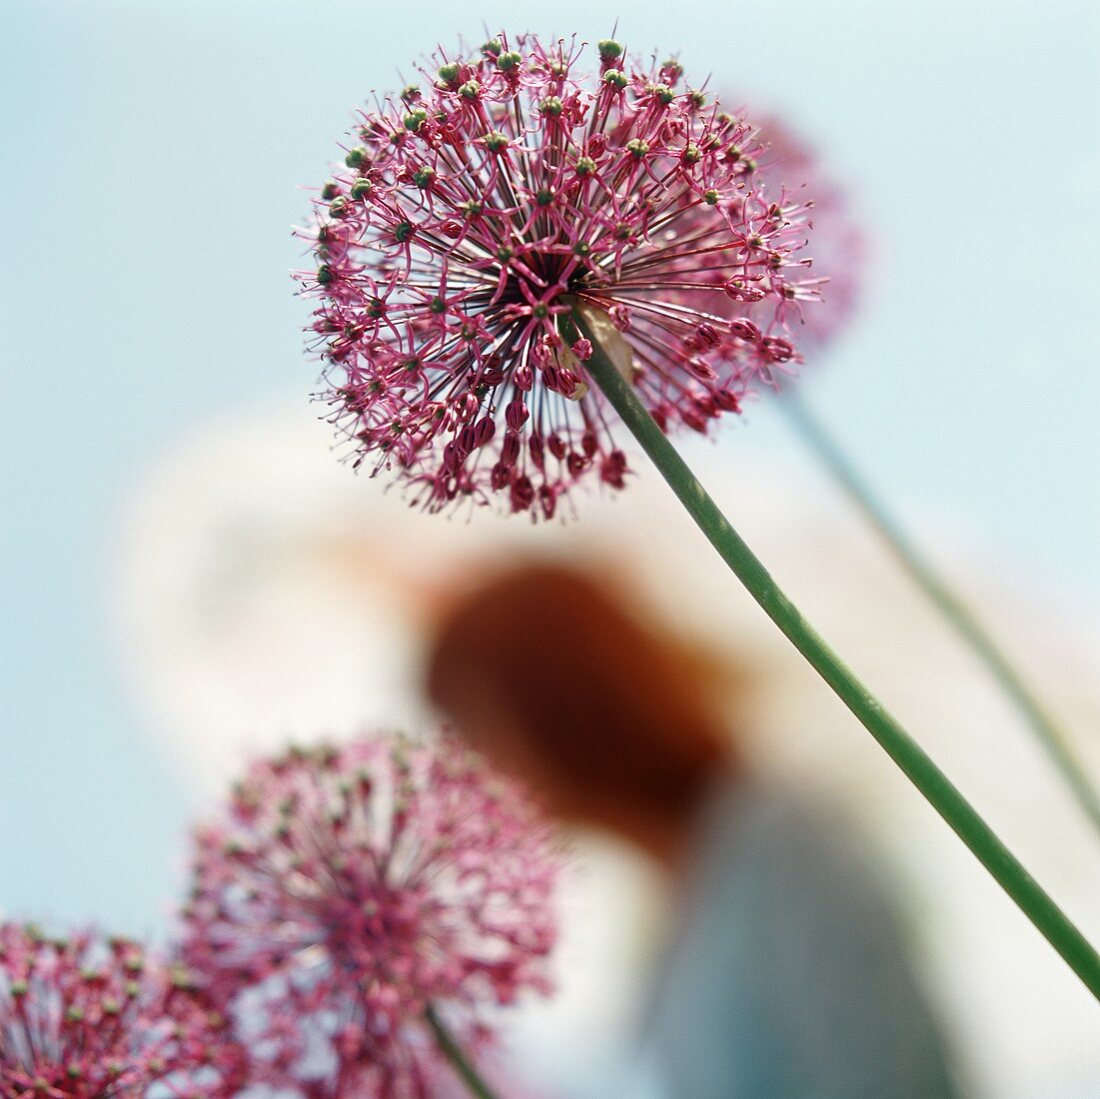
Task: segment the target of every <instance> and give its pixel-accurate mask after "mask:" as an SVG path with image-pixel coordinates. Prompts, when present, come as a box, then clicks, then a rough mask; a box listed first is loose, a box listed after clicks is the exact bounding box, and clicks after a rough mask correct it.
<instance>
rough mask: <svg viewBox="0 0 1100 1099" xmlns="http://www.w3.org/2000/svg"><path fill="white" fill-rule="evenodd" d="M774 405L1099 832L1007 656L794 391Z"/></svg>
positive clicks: (1080, 773) (1080, 778)
mask: <svg viewBox="0 0 1100 1099" xmlns="http://www.w3.org/2000/svg"><path fill="white" fill-rule="evenodd" d="M780 404H781V405H782V406H783V408H784V410H785V411H786V413H787V415H788V416H789V417H790V419H791V420H792V421H793V422H794V424H795V426H796V427H797V429H798V431H799V432H800V433H801V435H802V437H803V438H804V439H805V440H806V442H807V443H808V444H809V445H810V447H811V448H812V449H813V450H814V451H815V452H816V453H817V455H818V457H819V458H820V459H821V461H822V463H823V464H824V465H825V468H826V469H827V470H828V471H829V473H831V474H832V476H833V478H834V479H835V480H836V481H837V483H838V484H839V485H840V486H841V488H843V489H844V491H845V492H846V493H847V494H848V496H849V498H850V499H851V500H852V502H853V503H854V504H855V505H856V507H857V508H858V509H859V510H860V511H861V512H862V513H863V515H864V517H865V518H866V519H867V521H868V522H869V523H870V524H871V526H872V527H874V529H875V530H876V531H877V532H878V534H879V536H880V537H881V538H882V540H883V541H884V542H885V543H886V545H887V546H889V547H890V549H891V550H892V551H893V554H894V556H895V557H896V558H897V560H898V561H899V562H900V563H901V565H902V566H903V568H904V569H905V570H906V572H908V573H909V575H910V576H911V577H912V578H913V580H914V581H916V583H917V586H918V587H920V588H921V589H923V591H924V593H925V594H926V595H927V596H928V598H929V599H930V600H931V601H932V602H933V603H934V604H935V605H936V606H937V607H939V609H940V611H941V612H942V614H943V615H944V617H945V618H946V619H947V620H948V621H949V622H950V623H951V624H952V625H953V626H954V627H955V629H956V630H957V631H958V633H959V635H960V636H961V637H962V638H963V639H964V640H965V641H966V643H967V644H968V645H969V646H970V647H971V649H973V650H974V652H975V653H976V654H977V655H978V656H979V657H980V658H981V659H982V660H983V661H984V662H985V665H986V667H987V668H989V670H990V671H991V672H992V673H993V676H994V678H995V679H996V680H997V682H998V683H1000V685H1001V687H1002V688H1003V689H1004V691H1005V693H1006V694H1007V695H1008V696H1009V697H1010V698H1011V699H1012V701H1013V702H1014V703H1015V704H1016V706H1017V707H1018V708H1019V709H1020V712H1021V713H1022V714H1023V716H1024V717H1025V718H1026V719H1027V722H1028V724H1029V725H1030V726H1031V728H1032V730H1033V731H1034V732H1035V734H1036V736H1037V737H1038V738H1039V740H1040V741H1041V742H1042V745H1043V747H1044V748H1045V749H1046V750H1047V752H1048V753H1049V754H1050V757H1051V759H1052V760H1053V761H1054V763H1055V765H1056V766H1057V767H1058V769H1059V770H1060V771H1061V772H1062V774H1063V776H1064V777H1065V779H1066V781H1067V782H1068V783H1069V785H1070V787H1071V789H1072V790H1073V792H1074V794H1075V795H1076V797H1077V800H1078V802H1080V805H1081V808H1082V809H1084V811H1085V813H1087V814H1088V816H1089V818H1090V819H1091V821H1092V823H1093V824H1094V825H1095V826H1096V828H1097V830H1098V831H1100V795H1098V794H1097V792H1096V789H1095V787H1094V786H1093V785H1092V783H1091V782H1090V781H1089V778H1088V776H1087V775H1086V773H1085V771H1084V768H1083V767H1082V765H1081V762H1080V760H1078V759H1077V758H1076V756H1075V755H1074V753H1073V750H1072V749H1071V748H1070V746H1069V742H1068V740H1067V739H1066V736H1065V734H1064V733H1063V732H1062V731H1061V730H1060V729H1059V728H1058V726H1057V725H1056V724H1055V723H1054V721H1053V720H1052V719H1051V717H1050V715H1049V714H1048V713H1047V712H1046V710H1045V709H1044V708H1043V706H1042V705H1041V704H1040V703H1039V700H1038V699H1037V698H1036V697H1035V695H1034V694H1032V692H1031V690H1030V689H1029V688H1028V686H1027V684H1026V683H1025V682H1024V680H1023V678H1022V677H1021V676H1020V673H1019V672H1017V671H1016V669H1015V668H1014V667H1013V666H1012V664H1011V662H1010V661H1009V659H1008V657H1007V656H1006V655H1005V654H1004V653H1003V652H1002V651H1001V649H1000V648H999V647H998V646H997V644H996V642H995V641H994V640H993V638H992V637H991V636H990V635H989V633H988V632H987V631H986V629H985V627H984V626H983V625H982V624H981V622H979V621H978V619H977V618H975V617H974V614H973V613H972V612H971V611H970V609H969V608H968V607H967V606H966V604H965V603H963V602H962V600H961V599H960V598H959V597H958V596H957V595H956V594H955V592H954V591H952V589H951V588H950V587H949V586H948V585H947V583H946V582H945V581H944V579H943V578H942V576H941V575H940V574H939V573H938V572H937V571H936V570H935V569H934V568H933V567H932V565H931V564H929V562H928V560H927V559H926V558H925V557H924V556H923V554H921V552H920V550H918V549H917V547H916V546H915V545H914V544H913V542H912V541H911V540H910V538H909V537H908V536H907V535H906V533H905V531H903V530H902V529H901V527H900V526H899V525H898V523H897V521H896V520H895V519H894V517H893V516H892V515H891V514H890V513H889V512H888V511H887V510H886V508H885V507H883V505H882V502H881V501H880V500H879V499H878V498H876V496H875V494H874V493H873V492H872V491H871V489H870V487H869V486H868V485H867V483H866V482H865V481H864V480H863V478H862V477H861V476H860V474H859V473H858V472H857V470H856V469H855V467H854V466H853V465H852V463H851V461H850V460H849V459H848V457H847V455H846V454H845V453H844V452H843V451H842V450H841V449H840V447H839V446H838V445H837V444H836V442H835V440H834V439H833V438H832V437H831V436H830V435H829V433H828V432H827V431H826V430H825V428H824V427H823V426H822V425H821V424H820V423H819V422H818V420H817V419H816V417H815V416H814V415H813V413H812V412H811V411H810V409H809V408H808V407H807V406H806V404H805V402H804V401H803V400H802V399H801V397H800V396H799V395H798V393H797V392H796V391H795V390H794V389H789V390H784V392H783V395H782V399H781V401H780Z"/></svg>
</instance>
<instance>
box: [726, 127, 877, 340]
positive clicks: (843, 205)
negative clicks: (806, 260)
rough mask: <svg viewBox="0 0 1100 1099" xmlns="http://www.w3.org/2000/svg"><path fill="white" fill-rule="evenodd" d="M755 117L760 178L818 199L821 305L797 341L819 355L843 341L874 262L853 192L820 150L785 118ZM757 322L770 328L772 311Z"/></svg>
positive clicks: (810, 312) (808, 313) (816, 266)
mask: <svg viewBox="0 0 1100 1099" xmlns="http://www.w3.org/2000/svg"><path fill="white" fill-rule="evenodd" d="M737 113H738V114H740V113H741V111H740V110H739V111H738V112H737ZM753 117H754V119H756V120H757V121H758V123H759V129H758V130H757V134H756V138H757V140H758V141H759V143H760V145H761V147H762V148H761V153H760V164H759V167H758V173H759V176H760V178H762V179H764V180H766V181H767V185H768V186H769V187H775V186H778V187H780V188H783V189H785V190H786V191H787V192H788V193H789V194H792V195H799V194H806V195H808V196H811V197H812V201H813V210H812V215H811V220H812V225H813V227H812V238H813V260H814V263H813V271H814V275H815V277H816V278H817V279H818V280H819V283H820V285H821V288H822V289H821V299H820V302H819V304H817V305H815V306H814V307H813V308H812V309H806V310H804V315H803V316H802V318H801V320H802V323H801V324H800V325H798V327H797V338H798V346H799V348H800V349H801V350H802V351H804V352H807V353H813V352H818V351H820V350H821V349H823V348H824V347H826V346H827V345H828V344H831V343H833V342H834V341H835V340H836V339H837V338H838V336H840V334H841V333H842V331H843V330H844V329H845V328H847V327H848V325H849V324H850V323H851V321H852V319H853V317H854V315H855V313H856V311H857V309H858V307H859V303H860V297H861V293H862V290H863V281H864V278H865V275H866V268H867V263H868V258H869V256H868V252H869V248H868V243H867V237H866V234H865V232H864V229H863V226H862V225H861V223H860V221H859V220H858V219H857V218H856V216H855V211H854V209H853V208H852V203H851V200H850V197H849V194H848V191H847V189H846V188H845V187H843V186H842V185H841V184H840V183H839V182H837V180H836V179H834V178H833V176H832V175H831V174H830V172H829V170H828V166H827V165H826V164H824V163H823V162H822V159H821V157H820V156H819V154H818V152H817V150H816V149H814V148H813V146H812V145H811V144H810V143H809V142H808V141H806V139H805V138H804V137H803V136H802V135H801V134H800V133H799V132H798V131H797V130H795V129H794V128H793V127H792V126H791V125H790V124H789V123H788V122H787V121H785V120H784V119H782V118H780V117H779V116H777V115H773V114H763V115H759V116H758V115H756V114H755V112H754V114H753ZM757 319H758V320H759V321H760V322H761V323H763V324H766V323H767V319H768V317H767V310H766V309H765V311H764V315H763V316H762V317H758V318H757Z"/></svg>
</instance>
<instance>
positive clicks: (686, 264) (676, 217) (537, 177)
mask: <svg viewBox="0 0 1100 1099" xmlns="http://www.w3.org/2000/svg"><path fill="white" fill-rule="evenodd" d="M596 52H597V54H598V59H594V68H595V71H592V70H590V69H588V68H587V67H586V62H585V58H584V54H585V47H584V46H583V45H582V44H578V43H576V42H575V41H569V42H566V41H555V42H552V43H550V44H549V45H543V44H542V43H540V42H539V41H538V40H537V39H536V38H534V37H531V36H520V37H519V38H517V39H516V40H515V41H514V42H513V41H510V40H509V39H508V38H507V36H505V35H503V34H502V35H500V36H498V37H497V38H494V39H493V40H491V41H489V42H486V43H485V44H484V45H483V46H481V48H480V49H478V50H466V49H463V50H460V51H459V52H458V53H456V54H453V55H451V54H448V53H446V52H445V51H443V50H442V49H440V50H437V51H436V53H435V54H434V55H433V56H432V57H431V59H430V60H429V62H428V63H427V64H426V65H425V66H422V67H421V68H420V80H419V83H418V84H415V85H410V86H409V87H407V88H406V89H405V90H404V91H403V92H402V93H401V94H400V96H397V97H393V98H386V99H384V100H382V101H381V102H379V103H377V104H376V105H375V107H374V109H373V110H369V111H364V112H362V113H361V115H360V117H359V124H358V127H357V130H356V132H355V135H354V137H353V139H352V141H351V142H350V144H349V146H348V148H347V149H346V150H345V151H346V156H345V157H344V163H343V165H342V166H341V167H340V169H339V170H338V171H337V172H336V173H335V174H334V175H333V177H332V178H331V179H330V180H329V181H328V182H327V183H326V184H325V185H324V186H323V187H322V188H321V190H320V192H319V194H318V196H317V198H316V199H315V211H316V215H317V220H316V224H315V225H314V226H313V227H312V228H310V229H308V230H302V231H301V235H302V236H303V237H305V238H306V239H308V240H309V241H310V242H311V245H312V247H313V250H314V253H315V257H316V262H317V265H316V267H315V268H313V269H312V270H311V271H309V272H304V273H302V275H301V280H302V284H303V288H304V290H305V292H306V293H307V294H310V295H312V296H314V297H317V298H319V299H320V302H321V303H320V305H319V307H318V308H317V310H316V312H315V313H314V315H313V320H312V325H311V331H312V333H313V334H314V336H315V343H314V345H313V346H314V347H315V348H316V350H317V351H318V352H319V354H320V356H321V358H322V359H323V360H324V362H325V364H326V365H325V378H326V382H327V386H328V388H327V390H326V392H325V393H324V397H325V399H326V400H327V401H328V402H329V403H330V404H331V406H332V409H333V411H332V414H331V419H332V420H333V422H334V423H336V424H337V425H338V426H339V427H340V428H341V429H342V431H343V433H344V435H345V436H346V437H347V439H348V440H349V442H350V445H351V448H352V451H353V453H354V455H355V463H356V465H359V464H360V463H361V462H363V461H365V460H367V459H368V458H369V459H370V461H371V462H372V463H373V467H374V469H375V471H376V472H377V471H378V470H379V469H382V468H385V469H389V470H392V471H394V472H395V473H396V475H397V476H398V478H399V479H400V480H403V481H404V482H406V483H407V484H411V485H412V486H413V491H412V502H414V503H419V504H420V505H421V506H423V507H424V508H426V509H428V510H430V511H437V510H440V509H443V508H446V507H448V506H452V505H454V504H456V503H457V502H459V501H462V500H472V501H474V502H476V503H489V502H490V501H491V500H492V499H493V498H496V499H497V500H498V501H499V503H500V506H501V508H502V510H504V511H511V512H527V513H529V514H531V515H532V517H540V516H541V517H545V518H549V517H551V516H552V515H554V513H555V511H556V508H557V505H558V501H559V500H560V499H561V497H562V495H563V494H564V493H565V492H567V491H568V490H569V488H570V487H572V486H573V485H574V484H576V483H577V482H578V481H581V480H582V479H584V478H598V479H599V480H600V481H602V482H603V483H604V484H607V485H610V486H612V487H614V488H622V487H623V485H624V483H625V476H626V473H627V461H626V457H625V455H624V454H623V452H622V451H621V450H620V449H619V448H618V446H617V445H616V443H615V441H614V439H613V438H612V426H611V423H610V422H609V421H610V415H609V412H610V410H609V407H608V406H607V405H606V403H605V402H604V400H603V399H602V397H601V395H600V394H599V392H598V391H596V390H595V389H594V388H593V386H592V385H591V383H590V381H589V379H588V377H587V374H586V369H585V361H586V359H587V357H588V356H589V354H590V353H591V348H590V347H589V346H588V344H587V341H584V340H581V341H576V340H575V339H572V340H570V341H569V342H567V341H565V340H563V338H562V336H561V334H560V328H559V325H560V318H561V317H562V315H563V314H566V313H568V312H569V310H570V308H571V306H572V305H573V304H579V305H580V307H581V309H582V311H583V312H584V314H585V316H586V320H587V322H588V324H589V327H590V328H592V329H593V330H594V331H595V332H596V334H597V335H598V337H599V339H600V341H601V344H602V345H603V347H604V349H605V350H606V351H608V352H609V354H610V355H611V357H612V359H613V360H614V361H615V363H616V365H617V366H618V368H619V369H620V370H621V371H622V372H623V374H624V375H625V376H626V377H628V378H629V379H631V380H632V381H633V384H634V386H635V387H636V389H637V392H638V394H639V396H640V397H641V398H642V400H643V401H644V403H645V404H646V405H647V407H648V408H649V409H650V411H651V412H652V413H653V415H654V417H655V418H656V419H657V421H658V423H659V424H660V425H661V426H662V428H664V429H666V430H668V429H671V428H673V427H674V426H677V425H681V424H683V425H686V426H688V427H690V428H693V429H694V430H697V431H705V430H706V429H707V427H708V425H709V424H710V423H711V422H712V421H713V420H714V419H715V418H717V417H718V416H720V415H721V414H722V413H723V412H736V411H738V409H739V407H740V402H741V400H742V398H743V396H744V394H745V392H746V391H747V390H748V388H749V387H750V385H751V384H752V383H753V382H754V381H755V380H757V379H758V378H761V377H763V378H764V379H765V380H768V379H769V378H770V374H771V371H772V369H773V367H774V366H775V365H776V364H782V363H786V362H791V361H794V360H796V359H797V358H798V353H797V351H796V349H795V347H794V345H793V344H792V342H791V338H790V332H789V331H788V320H789V318H790V316H791V315H792V309H794V308H795V306H796V305H798V303H800V302H802V301H808V300H812V299H813V298H814V297H816V296H817V287H818V282H817V281H816V280H814V279H809V278H808V271H807V264H808V260H807V259H804V258H803V257H802V256H801V255H800V251H801V249H802V247H803V245H804V244H805V240H806V232H807V209H808V207H807V204H806V203H805V202H803V201H801V200H795V199H794V198H793V197H792V196H791V195H790V194H788V193H787V192H786V191H785V190H783V189H782V188H775V189H771V188H767V187H765V186H764V185H763V183H762V181H761V180H760V179H759V178H758V177H757V174H756V172H755V167H756V164H757V162H758V160H759V157H760V154H761V151H762V150H761V148H760V147H759V145H758V143H757V141H756V139H755V137H754V131H753V129H752V127H751V126H750V125H749V124H748V123H747V122H745V121H743V120H741V119H736V118H733V117H731V116H729V115H726V114H724V113H723V112H722V111H721V109H720V108H719V105H718V104H717V102H715V101H714V100H713V98H712V97H710V96H708V95H707V94H706V93H705V92H704V91H702V90H699V89H696V88H692V87H690V86H687V85H685V84H684V82H683V76H682V74H683V70H682V66H681V65H680V64H679V62H677V61H675V60H666V61H664V62H662V63H657V62H656V61H653V60H651V61H647V62H639V61H638V60H637V59H634V58H631V57H630V56H628V55H627V53H626V52H625V51H624V50H623V48H622V47H621V46H620V45H619V44H618V43H616V42H611V41H605V42H600V43H599V45H598V48H597V51H596ZM750 311H751V315H752V321H751V328H752V332H751V333H750V335H751V338H746V332H748V331H749V330H748V329H746V328H745V327H744V325H736V324H734V323H733V321H735V320H737V319H738V318H740V317H742V316H744V317H747V316H748V315H749V313H750Z"/></svg>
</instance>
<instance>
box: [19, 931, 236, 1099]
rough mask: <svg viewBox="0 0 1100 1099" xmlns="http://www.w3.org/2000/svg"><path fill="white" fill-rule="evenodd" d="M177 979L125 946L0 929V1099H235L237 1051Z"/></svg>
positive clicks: (225, 1028)
mask: <svg viewBox="0 0 1100 1099" xmlns="http://www.w3.org/2000/svg"><path fill="white" fill-rule="evenodd" d="M229 1032H230V1028H229V1025H228V1020H227V1018H226V1017H225V1016H224V1015H222V1014H221V1013H220V1012H218V1011H215V1010H211V1009H210V1008H209V1007H206V1006H204V1005H203V1003H202V1002H201V1001H200V999H199V998H198V997H197V996H196V995H195V993H194V991H193V990H192V989H191V987H190V984H189V981H188V979H187V978H186V977H185V976H184V974H183V973H182V971H180V970H177V969H171V968H169V967H167V966H165V965H164V964H163V963H161V962H160V961H158V960H157V959H155V958H151V957H149V956H147V954H146V952H145V950H144V949H143V948H142V947H141V946H139V945H138V944H137V943H134V942H131V941H130V940H128V939H104V938H102V937H100V936H98V935H96V934H94V933H91V932H81V933H79V934H76V935H73V936H71V937H69V938H65V939H57V938H46V937H45V936H44V935H42V934H41V933H40V932H39V931H38V930H37V929H36V928H33V927H28V926H25V925H22V924H14V923H6V924H0V1096H4V1097H5V1099H16V1097H27V1099H31V1097H34V1099H44V1097H47V1096H48V1097H50V1099H70V1097H71V1099H98V1097H105V1096H128V1097H129V1096H132V1097H135V1099H136V1097H146V1096H148V1097H155V1096H171V1095H195V1096H204V1097H208V1099H210V1097H215V1096H223V1095H224V1096H230V1095H235V1094H237V1093H238V1090H239V1087H240V1085H241V1083H242V1080H243V1074H244V1071H245V1060H244V1056H243V1052H242V1050H241V1049H240V1047H239V1046H237V1045H236V1044H235V1043H234V1042H233V1041H232V1040H231V1039H230V1037H229Z"/></svg>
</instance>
